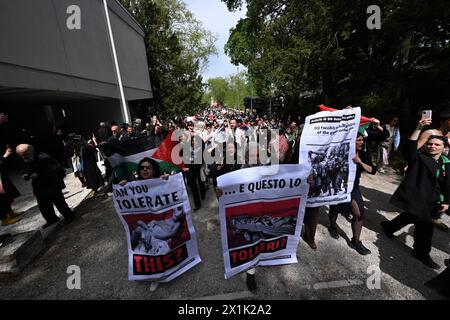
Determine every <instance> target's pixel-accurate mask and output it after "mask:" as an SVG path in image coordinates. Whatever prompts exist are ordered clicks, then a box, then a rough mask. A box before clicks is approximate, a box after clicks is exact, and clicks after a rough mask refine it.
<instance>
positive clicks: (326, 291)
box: [0, 173, 450, 300]
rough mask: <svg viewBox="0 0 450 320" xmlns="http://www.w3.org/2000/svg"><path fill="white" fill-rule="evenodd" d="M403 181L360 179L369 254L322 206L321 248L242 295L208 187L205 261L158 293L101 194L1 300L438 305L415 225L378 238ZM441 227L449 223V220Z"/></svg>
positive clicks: (440, 245) (200, 228) (5, 285)
mask: <svg viewBox="0 0 450 320" xmlns="http://www.w3.org/2000/svg"><path fill="white" fill-rule="evenodd" d="M399 182H400V180H399V177H398V176H396V175H394V174H392V173H391V174H378V175H375V176H368V175H363V178H362V193H363V196H364V198H365V205H366V208H367V210H368V212H367V220H366V222H365V227H364V229H363V232H362V237H361V238H362V241H363V243H364V244H365V245H366V246H367V247H368V248H369V249H370V250H371V251H372V254H371V255H368V256H361V255H359V254H358V253H357V252H356V251H355V250H353V249H351V248H350V247H349V246H348V245H347V242H346V238H347V240H348V238H351V229H350V224H349V223H348V222H347V220H345V219H344V218H342V217H339V219H338V224H339V226H340V228H341V233H342V237H340V239H338V240H335V239H333V238H331V237H330V235H329V233H328V230H327V226H328V217H327V211H328V209H327V208H322V209H321V219H320V224H319V226H318V230H317V235H316V243H317V246H318V249H317V250H316V251H313V250H312V249H310V248H309V246H308V245H307V244H306V243H305V242H303V241H302V240H301V241H300V243H299V246H298V250H297V257H298V263H297V264H292V265H286V266H274V267H258V268H257V272H256V280H257V290H256V291H255V292H253V293H251V292H249V291H248V290H247V288H246V284H245V276H244V275H243V274H240V275H237V276H235V277H232V278H231V279H228V280H226V279H225V278H224V266H223V260H222V253H221V250H222V249H221V242H220V228H219V216H218V207H217V200H216V199H215V196H214V194H213V192H212V189H211V188H210V189H209V190H208V193H207V197H206V200H205V201H204V203H203V206H202V208H201V209H200V210H199V211H197V212H192V216H193V223H194V226H195V229H196V236H197V239H198V244H199V252H200V256H201V259H202V262H201V263H200V264H199V265H197V266H196V267H194V268H193V269H191V270H189V271H188V272H186V273H185V274H183V275H182V276H180V277H178V278H177V279H175V280H173V281H172V282H170V283H168V284H161V285H160V286H159V287H158V289H157V290H156V291H151V290H150V284H149V283H148V282H135V281H129V280H128V278H127V272H128V271H127V265H128V260H127V246H126V238H125V231H124V229H123V227H122V225H121V223H120V220H119V218H118V216H117V215H116V213H115V210H114V206H113V202H112V197H109V196H108V195H106V194H103V193H100V194H98V195H97V196H95V197H91V198H88V199H86V200H85V201H83V202H82V203H81V204H80V205H79V206H78V207H77V208H76V209H75V213H76V214H77V216H78V218H77V219H76V220H75V221H74V222H73V223H72V224H70V225H68V226H63V225H59V226H58V227H57V228H56V230H55V231H54V232H53V233H52V235H51V236H50V237H48V238H47V239H46V242H47V249H46V250H45V251H44V252H43V253H42V254H41V255H40V256H39V257H38V258H37V259H35V260H34V262H32V263H31V264H30V265H28V266H27V267H26V268H25V269H24V270H23V271H22V273H21V274H20V275H19V276H17V277H14V278H8V279H2V280H0V298H1V299H182V300H184V299H211V300H213V299H220V300H228V299H230V300H232V299H244V300H245V299H262V300H285V299H288V300H297V299H349V300H353V299H369V300H372V299H375V300H379V299H420V300H422V299H441V297H440V296H439V295H438V294H436V293H435V292H434V291H432V290H430V289H428V288H427V287H425V286H424V282H426V281H427V280H429V279H431V278H433V277H434V276H435V275H436V274H437V273H439V272H440V271H442V270H443V268H441V269H440V270H437V271H435V270H431V269H429V268H427V267H426V266H424V265H423V264H422V263H421V262H419V261H417V260H415V259H414V258H413V257H411V256H410V249H411V247H412V230H413V226H410V227H407V228H405V229H403V230H402V231H401V232H399V234H398V237H397V239H396V240H391V239H389V238H387V237H386V236H385V235H384V234H382V232H381V227H380V225H379V223H380V222H381V221H383V220H385V219H386V218H387V219H392V218H393V217H395V216H396V214H397V212H396V209H395V208H394V207H392V206H391V205H390V204H389V203H388V200H389V198H390V195H391V194H392V192H393V191H394V190H395V188H396V186H397V185H398V184H399ZM191 203H192V202H191ZM444 221H445V222H446V223H447V224H450V219H449V217H445V218H444ZM448 256H449V233H444V232H441V231H438V230H436V231H435V236H434V239H433V250H432V257H433V259H434V260H435V261H436V262H437V263H439V264H440V265H441V266H444V260H445V259H446V258H448ZM72 265H75V266H78V267H79V268H80V271H81V288H80V289H79V290H78V289H74V290H70V289H68V287H67V280H68V277H69V276H70V275H69V274H68V273H67V270H68V267H69V266H72ZM378 268H379V269H378ZM377 270H380V271H381V273H380V274H379V275H380V278H379V279H380V283H379V286H378V285H377V283H376V281H375V282H374V279H376V276H375V277H374V275H376V274H377ZM371 276H372V277H371ZM368 282H369V285H367V283H368Z"/></svg>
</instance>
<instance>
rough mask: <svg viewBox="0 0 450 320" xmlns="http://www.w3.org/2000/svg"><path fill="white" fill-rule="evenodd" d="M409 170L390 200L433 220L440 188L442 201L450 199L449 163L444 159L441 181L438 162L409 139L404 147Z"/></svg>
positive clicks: (422, 217)
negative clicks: (438, 173) (419, 149)
mask: <svg viewBox="0 0 450 320" xmlns="http://www.w3.org/2000/svg"><path fill="white" fill-rule="evenodd" d="M405 158H406V159H407V160H408V170H407V172H406V175H405V178H404V179H403V181H402V183H401V184H400V186H399V187H398V188H397V190H396V191H395V192H394V194H393V196H392V198H391V203H392V204H393V205H395V206H397V207H399V208H400V209H402V210H404V211H406V212H409V213H411V214H413V215H414V216H416V217H418V218H419V219H421V220H422V221H430V220H431V217H432V214H435V213H436V211H437V209H438V200H439V191H438V190H440V193H441V194H442V195H443V196H444V199H443V203H444V204H448V203H449V200H450V162H448V159H447V158H444V159H445V160H444V161H443V164H442V166H443V167H444V170H441V171H442V173H441V179H440V180H441V183H439V180H438V178H437V176H436V173H437V169H438V163H437V162H436V161H435V160H434V159H433V158H432V157H430V156H429V155H428V154H426V153H422V152H419V151H418V150H417V141H411V140H409V141H408V143H407V145H406V146H405Z"/></svg>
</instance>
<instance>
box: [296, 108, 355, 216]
mask: <svg viewBox="0 0 450 320" xmlns="http://www.w3.org/2000/svg"><path fill="white" fill-rule="evenodd" d="M360 117H361V109H360V108H353V109H344V110H339V111H322V112H318V113H316V114H313V115H310V116H308V117H307V118H306V120H305V126H304V128H303V132H302V136H301V140H300V155H299V159H300V161H299V162H300V163H301V164H307V165H308V166H309V167H310V169H311V173H312V174H313V184H312V185H311V187H310V189H309V198H308V202H307V206H308V207H319V206H323V205H334V204H338V203H344V202H350V199H351V192H352V188H353V182H354V180H355V174H356V165H355V164H354V163H353V160H352V159H353V157H354V156H355V154H356V151H355V140H356V135H357V133H358V128H359V124H360Z"/></svg>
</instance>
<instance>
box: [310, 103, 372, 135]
mask: <svg viewBox="0 0 450 320" xmlns="http://www.w3.org/2000/svg"><path fill="white" fill-rule="evenodd" d="M319 109H320V111H336V110H337V109H333V108H330V107H327V106H325V105H323V104H321V105H320V106H319ZM371 123H372V119H370V118H367V117H364V116H363V115H361V120H360V121H359V129H358V131H359V132H360V133H364V131H366V129H367V127H369V125H370V124H371Z"/></svg>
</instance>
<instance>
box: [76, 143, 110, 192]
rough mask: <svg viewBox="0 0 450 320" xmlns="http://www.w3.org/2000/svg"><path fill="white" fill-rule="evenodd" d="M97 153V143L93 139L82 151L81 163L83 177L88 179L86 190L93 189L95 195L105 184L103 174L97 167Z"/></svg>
mask: <svg viewBox="0 0 450 320" xmlns="http://www.w3.org/2000/svg"><path fill="white" fill-rule="evenodd" d="M97 153H98V151H97V148H96V146H95V142H94V141H93V140H92V139H90V140H89V141H88V143H87V144H86V145H84V146H83V147H82V149H81V161H82V166H83V175H84V177H85V179H86V188H88V189H92V190H93V191H94V193H96V192H97V189H99V188H100V187H103V186H104V184H105V182H104V180H103V177H102V173H101V172H100V169H99V168H98V166H97Z"/></svg>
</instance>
